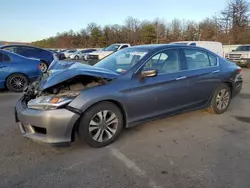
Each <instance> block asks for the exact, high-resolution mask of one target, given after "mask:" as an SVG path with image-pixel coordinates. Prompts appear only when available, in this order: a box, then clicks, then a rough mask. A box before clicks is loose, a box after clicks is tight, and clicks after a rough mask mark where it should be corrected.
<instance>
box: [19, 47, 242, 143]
mask: <svg viewBox="0 0 250 188" xmlns="http://www.w3.org/2000/svg"><path fill="white" fill-rule="evenodd" d="M240 71H241V68H240V67H238V66H236V65H235V64H234V63H232V62H229V61H227V60H226V59H224V58H222V57H220V56H218V55H217V54H215V53H213V52H211V51H209V50H206V49H204V48H200V47H195V46H183V45H142V46H134V47H131V48H127V49H123V50H120V51H117V52H115V53H113V54H112V55H110V56H108V57H106V58H104V59H103V60H101V61H100V62H98V63H97V64H95V65H94V66H90V65H85V64H81V63H74V62H60V61H58V62H57V61H54V62H53V63H52V64H51V66H50V68H49V73H48V74H49V76H48V77H45V78H42V79H41V81H40V83H39V82H37V84H36V85H33V86H32V87H30V88H29V89H28V90H27V93H26V94H25V95H24V96H23V97H22V98H21V99H20V100H19V101H18V103H17V104H16V121H17V122H19V125H20V128H21V131H22V133H23V135H24V136H25V137H28V138H31V139H34V140H37V141H40V142H44V143H50V144H59V143H70V142H71V141H73V138H74V137H73V136H72V135H74V134H75V132H76V133H77V134H78V135H79V137H80V139H81V140H83V141H84V142H86V143H87V144H89V145H90V146H92V147H103V146H105V145H108V144H110V143H112V142H113V141H115V140H116V139H117V138H118V136H119V135H120V133H121V132H122V130H123V128H127V127H131V126H134V125H136V124H139V123H141V122H145V121H149V120H152V119H155V118H161V117H165V116H168V115H173V114H177V113H182V112H186V111H189V110H194V109H200V108H208V110H209V112H211V113H215V114H221V113H224V112H225V111H226V110H227V109H228V107H229V104H230V101H231V98H232V97H233V96H235V95H236V94H237V93H239V92H240V91H241V88H242V82H243V79H242V76H241V74H240Z"/></svg>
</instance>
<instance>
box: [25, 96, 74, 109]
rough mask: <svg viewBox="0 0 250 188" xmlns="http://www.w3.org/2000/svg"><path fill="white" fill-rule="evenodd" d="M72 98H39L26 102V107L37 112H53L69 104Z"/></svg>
mask: <svg viewBox="0 0 250 188" xmlns="http://www.w3.org/2000/svg"><path fill="white" fill-rule="evenodd" d="M73 99H74V97H71V98H69V97H58V96H40V97H38V98H36V99H32V100H30V101H29V102H28V107H29V108H32V109H37V110H54V109H57V108H59V107H62V106H64V105H67V104H68V103H70V102H71V101H72V100H73Z"/></svg>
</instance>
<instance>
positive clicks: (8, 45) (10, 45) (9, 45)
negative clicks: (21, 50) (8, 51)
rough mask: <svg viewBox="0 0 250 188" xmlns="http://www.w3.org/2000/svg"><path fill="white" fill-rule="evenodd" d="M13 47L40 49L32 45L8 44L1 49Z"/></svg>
mask: <svg viewBox="0 0 250 188" xmlns="http://www.w3.org/2000/svg"><path fill="white" fill-rule="evenodd" d="M12 46H23V47H31V48H38V47H35V46H30V45H24V44H7V45H3V46H1V48H3V47H4V48H5V47H12ZM38 49H42V50H45V49H43V48H38Z"/></svg>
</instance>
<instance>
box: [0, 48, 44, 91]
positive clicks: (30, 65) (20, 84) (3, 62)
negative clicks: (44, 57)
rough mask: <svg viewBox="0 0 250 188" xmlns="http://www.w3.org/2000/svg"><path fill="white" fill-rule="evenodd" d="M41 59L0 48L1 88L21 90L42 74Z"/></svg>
mask: <svg viewBox="0 0 250 188" xmlns="http://www.w3.org/2000/svg"><path fill="white" fill-rule="evenodd" d="M40 64H41V61H40V60H38V59H31V58H26V57H23V56H21V55H18V54H15V53H12V52H9V51H6V50H0V88H1V89H3V88H7V89H9V90H10V91H14V92H20V91H23V89H24V88H25V87H26V86H27V85H28V83H31V82H33V81H34V80H36V79H37V78H38V76H39V75H40V74H41V71H40Z"/></svg>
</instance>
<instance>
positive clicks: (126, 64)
mask: <svg viewBox="0 0 250 188" xmlns="http://www.w3.org/2000/svg"><path fill="white" fill-rule="evenodd" d="M147 53H148V51H147V50H146V49H133V48H127V49H124V50H119V51H118V52H115V53H113V54H111V55H109V56H108V57H106V58H104V59H103V60H101V61H99V62H98V63H97V64H95V65H94V66H96V67H101V68H105V69H109V70H111V71H113V72H116V73H119V74H122V73H125V72H126V71H127V70H129V69H130V68H132V67H133V66H134V65H135V64H136V63H138V61H139V60H140V59H141V58H142V57H143V56H145V55H146V54H147Z"/></svg>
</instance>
